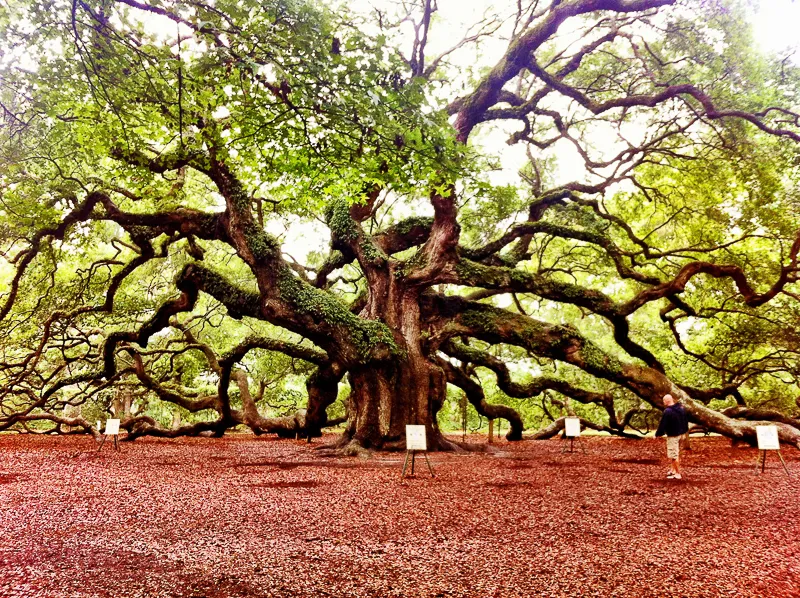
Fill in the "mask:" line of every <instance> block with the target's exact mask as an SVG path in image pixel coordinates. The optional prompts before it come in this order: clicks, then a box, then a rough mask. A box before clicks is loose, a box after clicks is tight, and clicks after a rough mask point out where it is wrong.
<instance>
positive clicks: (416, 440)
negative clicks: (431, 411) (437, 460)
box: [400, 426, 436, 478]
mask: <svg viewBox="0 0 800 598" xmlns="http://www.w3.org/2000/svg"><path fill="white" fill-rule="evenodd" d="M417 451H421V452H422V454H423V456H424V457H425V462H426V463H427V464H428V471H429V472H431V477H432V478H434V477H436V476H435V475H433V468H432V467H431V462H430V461H429V460H428V443H427V440H426V438H425V426H406V460H405V463H403V473H402V475H401V476H400V477H403V478H404V477H406V468H407V467H408V457H409V455H410V456H411V475H414V461H415V459H416V456H417Z"/></svg>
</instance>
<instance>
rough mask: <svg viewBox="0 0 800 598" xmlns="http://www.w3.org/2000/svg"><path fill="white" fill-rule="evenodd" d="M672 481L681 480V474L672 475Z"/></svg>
mask: <svg viewBox="0 0 800 598" xmlns="http://www.w3.org/2000/svg"><path fill="white" fill-rule="evenodd" d="M672 479H673V480H680V479H681V474H679V473H676V474H673V476H672Z"/></svg>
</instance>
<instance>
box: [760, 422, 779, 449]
mask: <svg viewBox="0 0 800 598" xmlns="http://www.w3.org/2000/svg"><path fill="white" fill-rule="evenodd" d="M756 438H757V439H758V449H759V450H761V451H779V450H781V443H780V442H779V441H778V426H756Z"/></svg>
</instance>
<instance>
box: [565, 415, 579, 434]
mask: <svg viewBox="0 0 800 598" xmlns="http://www.w3.org/2000/svg"><path fill="white" fill-rule="evenodd" d="M564 433H565V434H566V435H567V438H577V437H578V436H580V435H581V420H580V418H577V417H566V418H564Z"/></svg>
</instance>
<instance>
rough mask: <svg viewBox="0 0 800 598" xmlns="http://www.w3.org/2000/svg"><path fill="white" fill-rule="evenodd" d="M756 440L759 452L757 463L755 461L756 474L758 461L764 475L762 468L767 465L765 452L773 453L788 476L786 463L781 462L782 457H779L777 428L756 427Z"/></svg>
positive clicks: (779, 446) (779, 447) (779, 444)
mask: <svg viewBox="0 0 800 598" xmlns="http://www.w3.org/2000/svg"><path fill="white" fill-rule="evenodd" d="M756 439H757V440H758V450H759V451H760V454H759V458H758V461H756V473H758V464H759V461H760V462H761V473H764V467H765V466H766V464H767V451H775V452H776V453H777V454H778V458H779V459H780V460H781V465H783V470H784V471H785V472H786V475H787V476H788V475H789V468H787V467H786V461H784V460H783V455H781V443H780V440H779V439H778V426H756Z"/></svg>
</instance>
